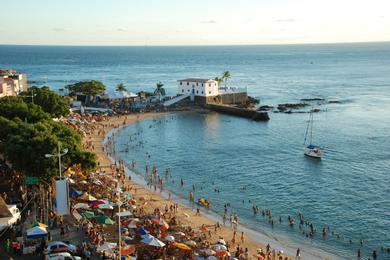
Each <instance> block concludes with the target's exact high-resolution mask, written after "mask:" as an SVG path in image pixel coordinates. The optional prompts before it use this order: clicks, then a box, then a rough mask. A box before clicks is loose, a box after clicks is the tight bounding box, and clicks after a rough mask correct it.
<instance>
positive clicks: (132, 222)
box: [127, 220, 138, 228]
mask: <svg viewBox="0 0 390 260" xmlns="http://www.w3.org/2000/svg"><path fill="white" fill-rule="evenodd" d="M137 223H138V221H134V220H132V221H130V223H129V224H128V225H127V227H128V228H137Z"/></svg>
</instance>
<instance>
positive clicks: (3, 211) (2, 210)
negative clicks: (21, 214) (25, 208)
mask: <svg viewBox="0 0 390 260" xmlns="http://www.w3.org/2000/svg"><path fill="white" fill-rule="evenodd" d="M8 217H12V214H11V212H10V211H9V209H8V207H7V204H6V203H5V201H4V199H3V198H2V197H0V218H8Z"/></svg>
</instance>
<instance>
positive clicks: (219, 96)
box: [172, 78, 248, 104]
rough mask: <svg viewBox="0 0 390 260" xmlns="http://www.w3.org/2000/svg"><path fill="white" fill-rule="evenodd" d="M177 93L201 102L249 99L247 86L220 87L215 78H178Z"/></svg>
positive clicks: (233, 102)
mask: <svg viewBox="0 0 390 260" xmlns="http://www.w3.org/2000/svg"><path fill="white" fill-rule="evenodd" d="M177 94H178V95H186V96H190V97H191V100H192V101H195V102H197V103H200V104H209V103H214V104H239V103H245V102H246V101H247V99H248V96H247V90H246V88H232V87H219V84H218V81H216V80H213V79H198V78H188V79H182V80H178V81H177ZM172 103H173V102H172Z"/></svg>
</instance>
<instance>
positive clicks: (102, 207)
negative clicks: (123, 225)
mask: <svg viewBox="0 0 390 260" xmlns="http://www.w3.org/2000/svg"><path fill="white" fill-rule="evenodd" d="M98 208H99V209H109V210H113V209H114V207H113V206H111V205H109V204H100V205H98Z"/></svg>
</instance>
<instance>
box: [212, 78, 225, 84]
mask: <svg viewBox="0 0 390 260" xmlns="http://www.w3.org/2000/svg"><path fill="white" fill-rule="evenodd" d="M214 80H215V81H217V82H218V85H220V84H221V83H222V81H223V79H222V78H218V77H215V79H214Z"/></svg>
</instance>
